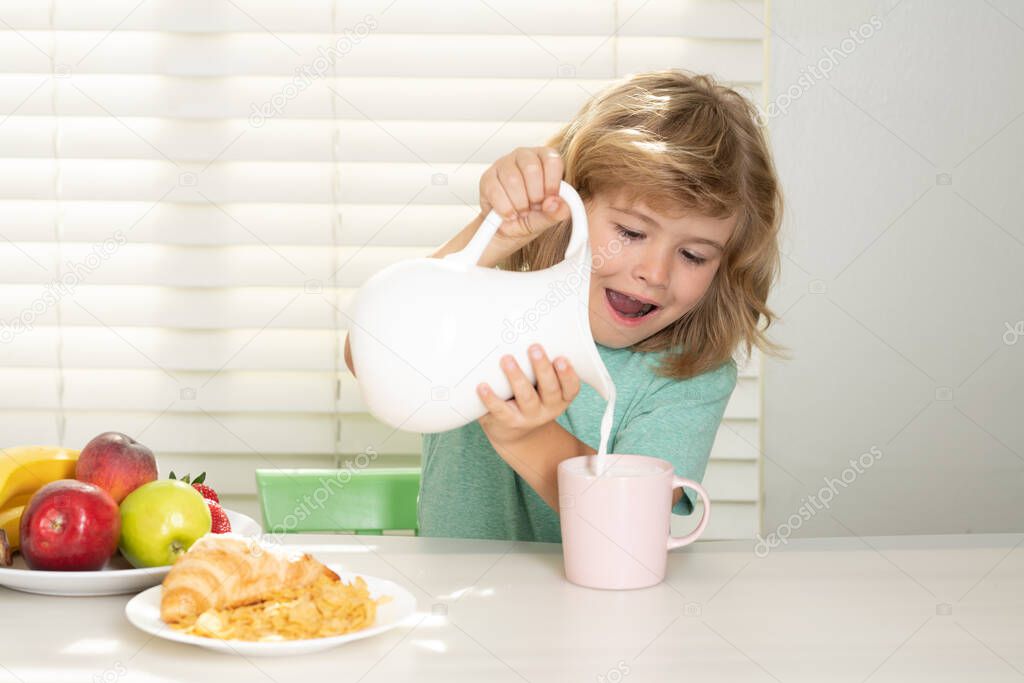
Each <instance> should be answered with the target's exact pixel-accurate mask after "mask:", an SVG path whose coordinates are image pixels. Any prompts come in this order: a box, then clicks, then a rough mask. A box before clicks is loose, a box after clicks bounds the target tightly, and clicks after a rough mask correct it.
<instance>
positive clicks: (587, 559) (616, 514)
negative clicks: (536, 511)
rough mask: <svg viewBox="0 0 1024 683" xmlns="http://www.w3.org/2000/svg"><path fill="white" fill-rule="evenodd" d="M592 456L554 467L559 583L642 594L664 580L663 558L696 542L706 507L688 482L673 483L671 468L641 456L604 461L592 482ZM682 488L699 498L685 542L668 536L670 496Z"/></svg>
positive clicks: (705, 522)
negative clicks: (561, 565) (561, 564)
mask: <svg viewBox="0 0 1024 683" xmlns="http://www.w3.org/2000/svg"><path fill="white" fill-rule="evenodd" d="M593 457H594V456H590V455H582V456H578V457H574V458H569V459H567V460H563V461H562V462H561V463H559V465H558V499H559V500H558V502H559V506H558V507H559V517H560V519H561V523H562V550H563V554H564V556H565V557H564V559H565V576H566V578H567V579H569V580H570V581H572V582H573V583H575V584H578V585H580V586H587V587H590V588H612V589H630V588H646V587H648V586H653V585H655V584H657V583H660V582H661V581H662V580H663V579H664V578H665V566H666V564H667V563H668V551H669V550H671V549H673V548H680V547H682V546H684V545H688V544H690V543H693V542H694V541H696V540H697V539H698V538H699V537H700V535H701V534H702V533H703V532H704V529H705V527H707V525H708V520H709V519H710V515H711V499H710V498H708V493H707V491H705V490H704V488H703V487H702V486H701V485H700V484H698V483H697V482H695V481H691V480H689V479H684V478H683V477H679V476H676V474H675V471H674V470H673V469H672V465H671V464H670V463H668V462H666V461H664V460H659V459H658V458H651V457H648V456H646V455H620V454H617V453H616V454H612V455H608V456H606V457H607V458H608V463H609V466H608V468H607V469H606V470H605V472H604V473H602V474H600V475H597V474H596V473H595V471H594V469H593V466H594V465H593V460H592V458H593ZM682 486H686V487H689V488H691V489H693V490H695V491H696V492H697V493H699V494H700V497H701V499H702V500H703V501H704V514H703V515H702V516H701V520H700V523H699V524H698V525H697V528H696V529H694V530H693V531H692V532H690V533H689V534H687V535H686V536H678V537H677V536H671V535H670V526H671V520H672V492H673V491H674V490H675V489H677V488H680V487H682Z"/></svg>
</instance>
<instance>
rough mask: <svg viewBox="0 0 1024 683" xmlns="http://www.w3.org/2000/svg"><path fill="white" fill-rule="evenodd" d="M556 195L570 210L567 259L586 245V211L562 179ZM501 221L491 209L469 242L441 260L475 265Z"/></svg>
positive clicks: (578, 197) (574, 192) (571, 188)
mask: <svg viewBox="0 0 1024 683" xmlns="http://www.w3.org/2000/svg"><path fill="white" fill-rule="evenodd" d="M558 195H559V196H560V197H561V198H562V199H564V200H565V201H566V203H567V204H568V205H569V209H570V211H572V236H571V237H569V246H568V247H566V249H565V258H566V259H568V258H570V257H571V256H575V255H576V253H577V252H578V251H579V250H580V249H581V248H583V247H585V246H586V245H587V238H588V235H587V212H586V210H585V209H584V207H583V200H581V199H580V196H579V194H577V193H576V190H575V189H574V188H573V186H572V185H570V184H569V183H567V182H565V181H564V180H561V181H559V185H558ZM503 221H504V219H503V218H502V217H501V214H499V213H498V212H497V211H494V210H492V211H491V212H490V213H489V214H487V217H486V218H485V219H484V222H483V223H481V224H480V227H479V228H477V230H476V234H475V235H473V238H472V239H471V240H469V243H468V244H467V245H466V246H465V247H463V248H462V250H461V251H457V252H455V253H454V254H448V255H447V256H445V257H444V259H443V260H445V261H455V262H457V263H464V264H466V265H469V266H475V265H476V264H477V263H479V262H480V257H482V256H483V255H484V250H485V249H487V245H488V244H490V243H491V240H492V239H493V238H494V235H495V233H497V232H498V228H500V227H501V224H502V222H503Z"/></svg>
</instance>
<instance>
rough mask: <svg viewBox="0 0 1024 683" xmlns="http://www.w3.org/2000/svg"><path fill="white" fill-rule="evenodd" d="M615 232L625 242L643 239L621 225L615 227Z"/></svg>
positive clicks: (639, 234) (638, 234)
mask: <svg viewBox="0 0 1024 683" xmlns="http://www.w3.org/2000/svg"><path fill="white" fill-rule="evenodd" d="M615 230H616V231H617V232H618V233H619V234H620V235H622V237H624V238H625V239H627V240H636V239H640V238H641V237H643V234H642V233H639V232H635V231H633V230H630V229H629V228H624V227H622V226H621V225H616V226H615Z"/></svg>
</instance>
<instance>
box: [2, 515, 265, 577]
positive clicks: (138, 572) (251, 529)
mask: <svg viewBox="0 0 1024 683" xmlns="http://www.w3.org/2000/svg"><path fill="white" fill-rule="evenodd" d="M224 511H225V512H227V514H228V521H230V522H231V530H232V531H234V532H237V533H240V534H244V535H246V536H259V535H260V534H262V533H263V529H262V527H260V525H259V524H258V523H257V522H256V520H254V519H253V518H252V517H248V516H246V515H243V514H242V513H241V512H235V511H234V510H228V509H226V508H225V510H224ZM170 570H171V568H170V566H167V567H148V568H145V569H135V568H134V567H132V566H131V565H130V564H128V561H127V560H126V559H124V558H123V557H122V556H121V553H115V554H114V556H113V557H112V558H110V560H108V561H107V564H106V566H105V567H103V569H100V570H98V571H92V572H53V571H42V570H35V569H29V568H28V567H26V566H25V559H24V558H23V557H22V556H21V553H16V554H15V555H14V566H12V567H0V586H4V587H6V588H13V589H14V590H18V591H23V592H25V593H38V594H40V595H72V596H87V595H121V594H122V593H138V592H139V591H140V590H143V589H144V588H149V587H150V586H155V585H157V584H158V583H160V582H161V581H163V580H164V577H165V576H167V572H169V571H170Z"/></svg>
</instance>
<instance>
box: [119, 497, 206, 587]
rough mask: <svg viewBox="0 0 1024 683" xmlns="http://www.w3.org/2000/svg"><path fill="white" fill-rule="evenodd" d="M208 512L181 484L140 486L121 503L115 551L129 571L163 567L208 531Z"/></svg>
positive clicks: (202, 503) (204, 503)
mask: <svg viewBox="0 0 1024 683" xmlns="http://www.w3.org/2000/svg"><path fill="white" fill-rule="evenodd" d="M210 524H211V520H210V508H209V507H207V505H206V501H205V500H204V499H203V496H202V495H200V493H199V492H198V491H196V490H195V489H194V488H192V487H191V486H189V485H188V484H186V483H185V482H183V481H177V480H175V479H160V480H157V481H151V482H149V483H148V484H143V485H142V486H140V487H139V488H137V489H135V490H134V491H132V492H131V493H129V494H128V495H127V496H126V497H125V499H124V500H123V501H121V538H120V542H119V543H118V548H120V549H121V554H122V555H124V556H125V559H127V560H128V561H129V562H130V563H131V564H132V566H133V567H163V566H165V565H169V564H174V562H175V561H176V560H177V559H178V556H179V555H181V554H182V553H184V552H185V551H186V550H188V549H189V548H190V547H192V544H193V543H195V542H196V540H197V539H198V538H199V537H200V536H203V535H205V534H207V533H209V531H210Z"/></svg>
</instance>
